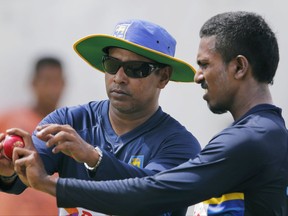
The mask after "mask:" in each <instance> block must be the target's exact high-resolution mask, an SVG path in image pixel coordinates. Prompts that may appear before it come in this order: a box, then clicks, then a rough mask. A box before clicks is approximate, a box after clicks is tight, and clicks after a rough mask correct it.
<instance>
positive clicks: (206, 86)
mask: <svg viewBox="0 0 288 216" xmlns="http://www.w3.org/2000/svg"><path fill="white" fill-rule="evenodd" d="M201 88H203V89H207V88H208V85H207V83H206V82H205V81H203V82H201Z"/></svg>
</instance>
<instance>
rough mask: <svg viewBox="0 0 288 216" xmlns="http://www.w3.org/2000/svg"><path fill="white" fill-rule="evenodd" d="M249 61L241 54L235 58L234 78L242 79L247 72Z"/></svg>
mask: <svg viewBox="0 0 288 216" xmlns="http://www.w3.org/2000/svg"><path fill="white" fill-rule="evenodd" d="M248 68H249V62H248V59H247V58H246V57H245V56H243V55H238V56H236V58H235V74H234V78H235V79H237V80H238V79H242V78H243V77H245V75H246V74H247V72H248Z"/></svg>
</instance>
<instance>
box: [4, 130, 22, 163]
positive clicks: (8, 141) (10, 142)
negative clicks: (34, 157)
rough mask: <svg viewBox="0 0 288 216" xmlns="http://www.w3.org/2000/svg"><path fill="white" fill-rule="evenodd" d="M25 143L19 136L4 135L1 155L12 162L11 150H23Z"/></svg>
mask: <svg viewBox="0 0 288 216" xmlns="http://www.w3.org/2000/svg"><path fill="white" fill-rule="evenodd" d="M24 146H25V143H24V140H23V139H22V137H21V136H17V135H6V137H5V139H4V141H3V154H4V156H5V157H6V158H7V159H10V160H12V154H13V149H14V148H15V147H21V148H24Z"/></svg>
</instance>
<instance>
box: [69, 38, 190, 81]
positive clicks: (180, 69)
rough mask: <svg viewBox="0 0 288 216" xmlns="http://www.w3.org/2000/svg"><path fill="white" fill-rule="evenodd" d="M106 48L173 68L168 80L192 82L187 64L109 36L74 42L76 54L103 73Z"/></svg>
mask: <svg viewBox="0 0 288 216" xmlns="http://www.w3.org/2000/svg"><path fill="white" fill-rule="evenodd" d="M106 47H119V48H123V49H126V50H129V51H131V52H134V53H137V54H139V55H142V56H144V57H146V58H150V59H153V60H154V61H156V62H159V63H162V64H167V65H170V66H171V67H172V68H173V72H172V76H171V78H170V80H172V81H178V82H193V81H194V74H195V69H194V68H193V67H192V66H191V65H189V64H188V63H186V62H184V61H182V60H180V59H177V58H174V57H172V56H169V55H166V54H163V53H161V52H158V51H155V50H152V49H149V48H146V47H143V46H140V45H138V44H135V43H131V42H129V41H127V40H123V39H121V38H117V37H114V36H111V35H102V34H100V35H90V36H86V37H84V38H82V39H80V40H78V41H76V42H75V44H74V46H73V48H74V50H75V51H76V53H77V54H78V55H79V56H80V57H81V58H83V59H84V60H85V61H86V62H87V63H88V64H90V65H91V66H92V67H94V68H96V69H98V70H100V71H102V72H104V69H103V66H102V56H103V55H104V54H105V52H104V49H105V48H106Z"/></svg>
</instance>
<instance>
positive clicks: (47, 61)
mask: <svg viewBox="0 0 288 216" xmlns="http://www.w3.org/2000/svg"><path fill="white" fill-rule="evenodd" d="M46 66H56V67H59V68H61V69H62V62H61V60H60V59H58V58H55V57H42V58H40V59H38V60H37V61H36V63H35V73H36V74H38V73H39V71H40V70H41V69H42V68H43V67H46Z"/></svg>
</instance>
